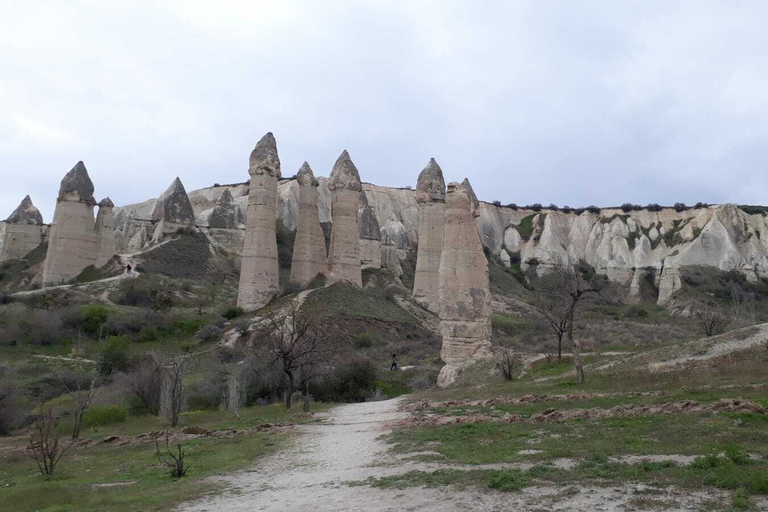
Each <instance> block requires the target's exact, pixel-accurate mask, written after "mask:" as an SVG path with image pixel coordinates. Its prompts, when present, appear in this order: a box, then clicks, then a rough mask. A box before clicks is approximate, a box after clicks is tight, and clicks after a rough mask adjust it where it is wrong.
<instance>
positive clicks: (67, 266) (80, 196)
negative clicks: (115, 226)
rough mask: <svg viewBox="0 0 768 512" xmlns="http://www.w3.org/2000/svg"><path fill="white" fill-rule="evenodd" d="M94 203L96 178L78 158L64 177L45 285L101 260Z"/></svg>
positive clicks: (54, 219)
mask: <svg viewBox="0 0 768 512" xmlns="http://www.w3.org/2000/svg"><path fill="white" fill-rule="evenodd" d="M95 204H96V201H95V200H94V199H93V182H92V181H91V178H90V176H88V171H87V170H86V168H85V165H83V162H78V163H77V165H75V167H73V168H72V170H71V171H69V172H68V173H67V174H66V175H65V176H64V179H63V180H62V181H61V187H60V189H59V200H58V201H57V203H56V210H55V212H54V214H53V223H52V224H51V231H50V236H49V239H48V252H47V253H46V256H45V264H44V266H43V285H44V286H47V285H56V284H61V283H63V282H66V281H69V280H70V279H72V278H74V277H76V276H77V275H78V274H80V272H82V271H83V269H84V268H85V267H87V266H89V265H96V263H97V262H98V258H99V242H98V236H97V234H96V225H95V222H94V219H93V207H94V205H95Z"/></svg>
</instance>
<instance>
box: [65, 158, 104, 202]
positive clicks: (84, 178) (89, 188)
mask: <svg viewBox="0 0 768 512" xmlns="http://www.w3.org/2000/svg"><path fill="white" fill-rule="evenodd" d="M59 201H82V202H84V203H91V204H96V200H95V199H94V198H93V182H92V181H91V177H90V176H88V169H86V168H85V164H84V163H83V162H82V160H81V161H79V162H77V163H76V164H75V166H74V167H73V168H72V170H71V171H69V172H68V173H67V174H65V175H64V179H63V180H61V186H60V187H59Z"/></svg>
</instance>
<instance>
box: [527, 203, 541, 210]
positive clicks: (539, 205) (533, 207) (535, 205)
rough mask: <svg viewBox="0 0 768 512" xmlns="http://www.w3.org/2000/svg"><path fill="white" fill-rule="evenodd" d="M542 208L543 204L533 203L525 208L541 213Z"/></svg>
mask: <svg viewBox="0 0 768 512" xmlns="http://www.w3.org/2000/svg"><path fill="white" fill-rule="evenodd" d="M542 208H543V206H542V205H541V203H533V204H529V205H528V206H526V207H525V209H527V210H533V211H534V212H540V211H541V209H542Z"/></svg>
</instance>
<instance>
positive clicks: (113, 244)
mask: <svg viewBox="0 0 768 512" xmlns="http://www.w3.org/2000/svg"><path fill="white" fill-rule="evenodd" d="M114 207H115V203H113V202H112V200H111V199H110V198H109V197H105V198H104V199H102V200H101V201H99V212H98V213H97V214H96V236H97V238H98V242H99V259H98V261H97V262H96V266H97V267H101V266H103V265H105V264H106V263H107V262H108V261H109V260H110V259H112V256H114V255H115V254H116V253H117V241H116V240H115V212H114Z"/></svg>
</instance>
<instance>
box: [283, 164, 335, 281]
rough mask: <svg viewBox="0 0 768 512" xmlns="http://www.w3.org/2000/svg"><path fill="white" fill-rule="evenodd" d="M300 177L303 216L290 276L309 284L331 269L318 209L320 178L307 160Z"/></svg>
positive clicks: (294, 247) (300, 203)
mask: <svg viewBox="0 0 768 512" xmlns="http://www.w3.org/2000/svg"><path fill="white" fill-rule="evenodd" d="M296 179H297V181H298V183H299V220H298V224H297V227H296V239H295V241H294V244H293V260H292V262H291V277H290V280H291V282H292V283H298V284H301V285H306V284H307V283H309V282H310V281H311V280H312V279H313V278H314V277H315V276H316V275H317V274H319V273H321V272H325V271H327V270H328V256H327V254H326V251H325V237H324V236H323V229H322V228H321V227H320V218H319V216H318V212H317V187H318V181H317V180H316V179H315V175H314V173H313V172H312V169H311V168H310V167H309V164H308V163H307V162H304V164H302V166H301V168H300V169H299V172H298V174H297V175H296Z"/></svg>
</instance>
